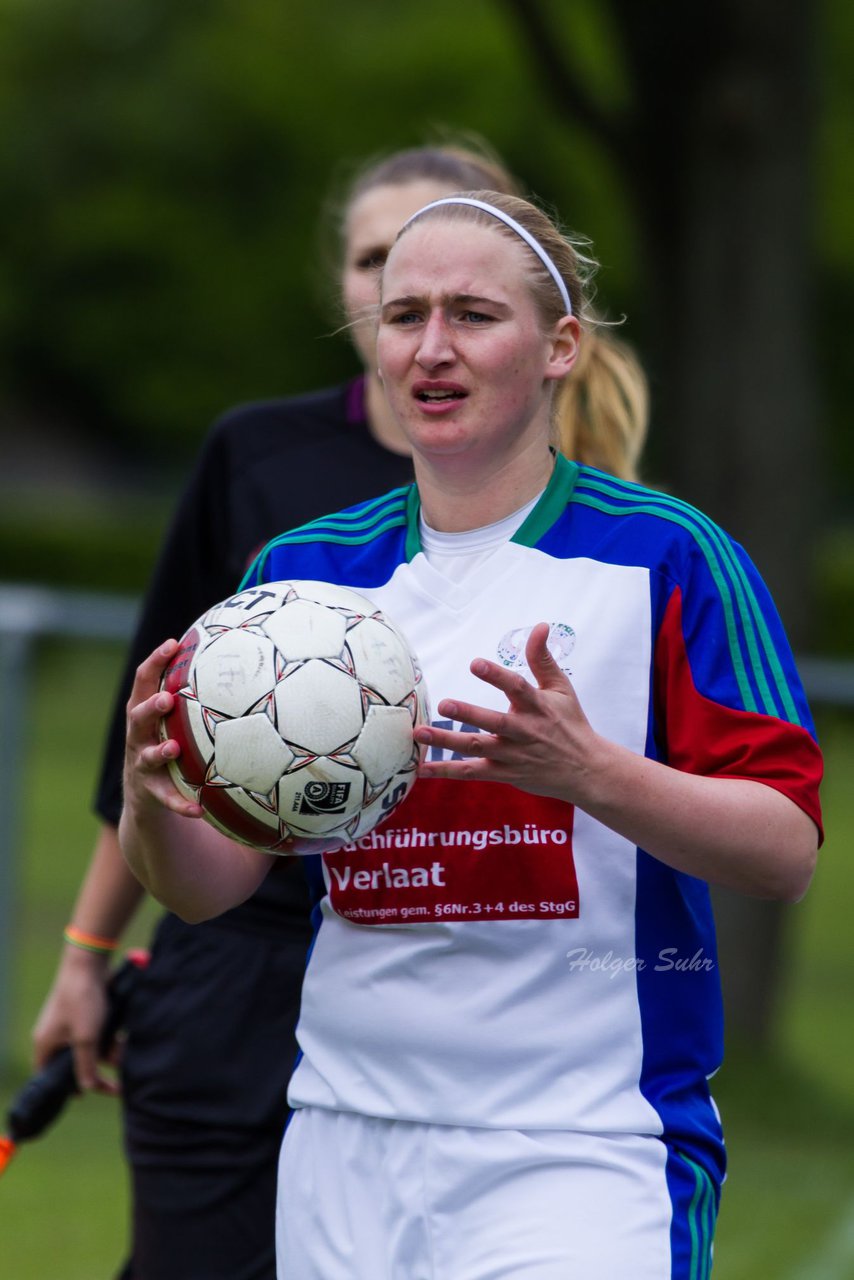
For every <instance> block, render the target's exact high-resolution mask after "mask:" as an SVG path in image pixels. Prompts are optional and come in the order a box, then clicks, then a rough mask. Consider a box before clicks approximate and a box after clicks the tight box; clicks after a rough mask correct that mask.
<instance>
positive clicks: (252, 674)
mask: <svg viewBox="0 0 854 1280" xmlns="http://www.w3.org/2000/svg"><path fill="white" fill-rule="evenodd" d="M275 654H276V651H275V649H274V647H273V642H272V641H271V640H269V639H268V638H267V637H266V636H262V635H258V634H257V633H256V632H253V631H242V630H232V631H225V632H223V634H222V635H219V636H217V637H216V638H215V639H214V640H212V641H211V643H210V644H209V645H208V646H207V647H206V648H205V651H204V658H205V660H204V663H201V664H199V665H198V666H197V669H196V689H197V691H198V695H199V701H200V702H201V703H203V704H204V705H205V706H206V707H209V708H210V709H212V710H214V711H221V712H223V714H224V715H227V716H241V715H243V713H244V712H245V711H248V710H249V708H250V707H252V706H254V704H255V703H256V702H258V700H259V699H260V698H263V697H264V695H265V694H267V693H269V692H270V690H271V689H272V688H273V685H274V684H275V683H276V662H275Z"/></svg>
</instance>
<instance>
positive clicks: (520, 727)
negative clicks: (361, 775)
mask: <svg viewBox="0 0 854 1280" xmlns="http://www.w3.org/2000/svg"><path fill="white" fill-rule="evenodd" d="M548 638H549V625H548V623H547V622H540V623H538V624H537V625H536V626H535V627H533V628H532V630H531V634H530V636H529V637H528V643H527V645H526V646H525V658H526V660H527V663H528V667H529V669H530V672H531V675H532V676H533V677H534V679H535V680H536V682H537V683H536V685H534V684H532V683H531V682H530V681H529V680H526V678H525V677H524V676H523V675H521V674H520V673H518V672H515V671H508V670H507V669H506V668H505V667H502V666H500V665H499V664H498V663H496V662H487V661H486V659H484V658H477V659H475V661H474V662H473V663H472V664H471V671H472V673H473V674H474V675H476V676H477V677H478V678H479V679H481V680H483V681H485V682H486V683H487V684H491V685H493V686H494V687H495V688H496V689H500V690H501V692H502V693H503V694H505V695H506V697H507V700H508V702H509V704H510V706H509V708H508V709H507V711H492V710H489V709H487V708H486V707H479V706H476V705H475V704H473V703H469V702H457V701H454V700H451V699H447V698H446V699H444V701H442V702H440V703H439V706H438V708H437V709H438V712H439V715H441V716H445V717H447V718H448V719H450V720H456V721H457V722H459V723H462V724H465V725H471V726H472V728H473V729H475V730H478V732H474V733H471V732H468V731H460V730H453V729H439V728H436V727H435V726H426V725H425V726H423V727H421V728H419V729H417V730H416V731H415V737H416V741H418V742H420V743H423V744H426V745H428V746H430V747H440V748H442V749H443V750H445V751H447V752H455V753H457V754H458V755H460V756H464V757H466V758H465V759H462V760H441V761H429V762H426V763H424V764H423V765H422V766H421V769H420V771H419V772H420V775H421V776H422V777H425V778H461V779H466V780H468V781H482V782H506V783H510V784H512V785H513V786H516V787H519V788H520V789H521V790H523V791H529V792H531V793H533V794H535V795H547V796H553V797H555V798H556V799H560V800H567V801H570V802H571V803H574V804H577V803H580V799H581V796H582V795H583V793H584V779H585V777H586V776H588V775H589V772H590V769H591V763H592V758H593V755H594V753H595V750H596V747H597V744H599V743H600V741H601V739H599V736H598V735H597V734H596V733H595V732H594V730H593V729H592V727H591V725H590V722H589V721H588V719H587V717H586V716H585V714H584V712H583V711H582V709H581V703H580V702H579V701H578V698H577V696H576V693H575V690H574V689H573V687H572V684H571V683H570V681H569V679H568V678H567V677H566V675H565V674H564V673H563V671H561V669H560V667H559V666H558V665H557V663H556V662H555V660H554V658H553V657H552V655H551V653H550V652H549V649H548Z"/></svg>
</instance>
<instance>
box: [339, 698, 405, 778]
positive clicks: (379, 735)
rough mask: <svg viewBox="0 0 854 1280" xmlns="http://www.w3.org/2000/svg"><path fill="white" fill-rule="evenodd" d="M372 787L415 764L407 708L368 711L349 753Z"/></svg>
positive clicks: (375, 707) (381, 708) (373, 707)
mask: <svg viewBox="0 0 854 1280" xmlns="http://www.w3.org/2000/svg"><path fill="white" fill-rule="evenodd" d="M350 754H351V755H352V757H353V759H354V760H355V761H356V764H357V765H358V766H359V768H360V769H361V770H362V772H363V773H364V775H365V777H366V778H367V779H368V782H370V784H371V786H374V787H378V786H380V785H381V784H382V783H384V782H385V781H386V780H387V779H388V776H389V774H391V773H398V772H399V770H401V769H403V768H405V767H406V765H407V764H410V763H411V761H412V716H411V714H410V712H409V710H408V709H407V708H406V707H380V706H372V707H369V708H368V714H367V715H366V717H365V725H364V728H363V729H362V732H361V733H360V734H359V737H358V738H357V740H356V745H355V746H354V747H353V749H352V751H351V752H350Z"/></svg>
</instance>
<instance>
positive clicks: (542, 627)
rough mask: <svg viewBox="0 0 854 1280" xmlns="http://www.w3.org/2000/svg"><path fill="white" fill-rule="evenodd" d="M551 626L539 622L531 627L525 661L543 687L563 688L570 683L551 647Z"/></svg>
mask: <svg viewBox="0 0 854 1280" xmlns="http://www.w3.org/2000/svg"><path fill="white" fill-rule="evenodd" d="M550 632H551V627H550V626H549V624H548V623H547V622H538V623H537V625H536V626H535V627H532V628H531V634H530V635H529V636H528V642H527V644H526V645H525V661H526V662H527V664H528V669H529V671H530V672H531V675H532V676H533V677H534V679H535V680H536V682H537V684H538V685H539V687H540V688H541V689H547V688H555V687H556V686H560V687H561V688H563V687H565V686H566V685H567V684H569V681H568V679H567V677H566V676H565V675H564V673H563V672H562V671H561V669H560V667H559V666H558V664H557V662H556V661H555V659H554V657H553V655H552V653H551V650H550V649H549V634H550Z"/></svg>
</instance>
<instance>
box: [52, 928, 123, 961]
mask: <svg viewBox="0 0 854 1280" xmlns="http://www.w3.org/2000/svg"><path fill="white" fill-rule="evenodd" d="M62 936H63V938H64V939H65V941H66V942H70V943H71V945H72V947H79V948H80V949H81V951H94V952H95V954H96V955H105V956H106V955H110V953H111V952H113V951H115V949H116V947H117V946H118V945H119V940H118V938H102V937H101V935H100V934H97V933H86V932H85V930H83V929H78V928H77V926H76V925H73V924H68V925H66V926H65V928H64V929H63V931H62Z"/></svg>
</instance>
